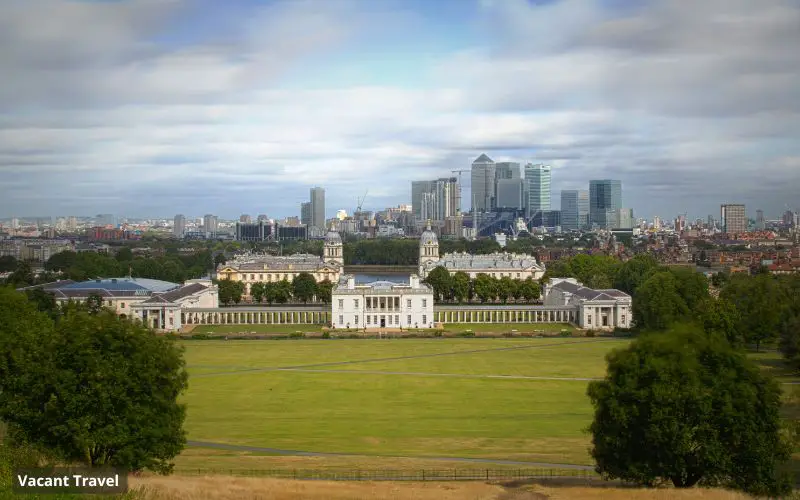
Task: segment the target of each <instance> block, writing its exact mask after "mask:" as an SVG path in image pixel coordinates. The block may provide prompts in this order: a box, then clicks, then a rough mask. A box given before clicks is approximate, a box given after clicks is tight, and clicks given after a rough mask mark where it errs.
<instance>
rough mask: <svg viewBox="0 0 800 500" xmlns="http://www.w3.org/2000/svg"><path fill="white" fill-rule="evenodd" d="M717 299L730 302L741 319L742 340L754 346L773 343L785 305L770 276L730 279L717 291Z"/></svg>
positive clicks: (779, 287) (785, 301) (774, 280)
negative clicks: (718, 297)
mask: <svg viewBox="0 0 800 500" xmlns="http://www.w3.org/2000/svg"><path fill="white" fill-rule="evenodd" d="M719 296H720V297H721V298H723V299H726V300H729V301H730V302H732V303H733V304H734V305H735V306H736V309H738V310H739V312H740V313H741V317H742V325H741V329H742V332H743V333H744V339H745V341H746V342H748V343H750V344H755V345H756V351H758V350H759V349H760V348H761V344H762V343H764V342H770V341H772V340H775V339H776V338H777V336H778V332H779V331H780V326H781V320H782V319H783V317H784V308H785V306H786V304H787V300H786V299H787V298H786V295H785V289H784V288H783V287H782V286H781V282H780V281H778V280H777V279H775V278H774V277H773V276H770V275H767V274H760V275H758V276H753V277H751V276H746V275H734V276H731V278H730V281H728V283H727V284H726V285H725V287H724V288H723V289H722V291H720V295H719Z"/></svg>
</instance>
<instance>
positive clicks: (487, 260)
mask: <svg viewBox="0 0 800 500" xmlns="http://www.w3.org/2000/svg"><path fill="white" fill-rule="evenodd" d="M428 266H429V267H437V266H443V267H444V268H445V269H447V270H448V271H461V270H463V271H467V272H469V271H472V272H475V271H482V270H487V271H492V270H500V269H502V270H507V269H519V270H520V271H522V270H527V269H534V268H535V269H541V270H544V268H543V266H541V265H540V264H539V263H537V262H536V258H535V257H533V256H530V255H525V254H514V253H505V252H496V253H490V254H485V255H472V254H468V253H463V252H462V253H448V254H445V255H443V256H442V258H441V259H439V261H438V262H431V263H430V264H428Z"/></svg>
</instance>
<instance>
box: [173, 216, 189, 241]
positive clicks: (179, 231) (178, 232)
mask: <svg viewBox="0 0 800 500" xmlns="http://www.w3.org/2000/svg"><path fill="white" fill-rule="evenodd" d="M184 234H186V217H185V216H184V215H183V214H178V215H176V216H175V219H174V220H173V222H172V236H174V237H176V238H183V235H184Z"/></svg>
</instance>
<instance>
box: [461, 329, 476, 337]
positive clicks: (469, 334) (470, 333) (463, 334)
mask: <svg viewBox="0 0 800 500" xmlns="http://www.w3.org/2000/svg"><path fill="white" fill-rule="evenodd" d="M458 336H459V337H474V336H475V332H473V331H472V330H466V331H463V332H461V333H459V334H458Z"/></svg>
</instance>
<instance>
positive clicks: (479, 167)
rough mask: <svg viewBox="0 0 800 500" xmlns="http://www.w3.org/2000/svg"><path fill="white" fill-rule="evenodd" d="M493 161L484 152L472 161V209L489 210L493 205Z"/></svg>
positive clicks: (494, 172)
mask: <svg viewBox="0 0 800 500" xmlns="http://www.w3.org/2000/svg"><path fill="white" fill-rule="evenodd" d="M495 175H496V167H495V163H494V161H492V159H491V158H489V157H488V156H486V155H485V154H482V155H480V156H479V157H478V158H476V159H475V161H473V162H472V175H471V178H472V211H473V212H491V211H492V210H493V209H494V207H495V196H496V193H495V181H496V179H495Z"/></svg>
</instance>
